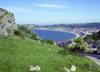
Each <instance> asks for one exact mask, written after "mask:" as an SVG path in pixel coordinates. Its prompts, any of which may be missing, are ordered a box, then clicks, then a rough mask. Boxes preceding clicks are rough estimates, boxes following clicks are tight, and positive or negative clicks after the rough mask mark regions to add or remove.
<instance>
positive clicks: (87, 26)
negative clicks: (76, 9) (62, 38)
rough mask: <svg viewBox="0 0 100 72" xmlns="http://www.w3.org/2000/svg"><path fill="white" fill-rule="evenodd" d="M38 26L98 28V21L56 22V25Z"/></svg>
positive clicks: (99, 26)
mask: <svg viewBox="0 0 100 72" xmlns="http://www.w3.org/2000/svg"><path fill="white" fill-rule="evenodd" d="M40 27H64V28H100V23H85V24H82V23H80V24H58V25H46V26H40Z"/></svg>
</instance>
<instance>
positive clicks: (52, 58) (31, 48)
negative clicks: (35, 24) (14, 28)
mask: <svg viewBox="0 0 100 72" xmlns="http://www.w3.org/2000/svg"><path fill="white" fill-rule="evenodd" d="M5 42H6V43H5ZM61 50H62V48H59V47H57V46H51V45H47V44H46V45H42V44H41V43H39V42H37V41H34V40H21V39H19V38H13V37H11V38H9V37H4V36H0V72H30V71H29V66H30V65H38V66H40V67H41V70H40V72H66V71H65V70H64V68H65V67H66V68H70V66H71V65H75V66H77V71H76V72H94V71H92V70H90V69H89V67H93V68H94V69H95V72H100V70H99V66H97V65H96V64H95V63H94V62H93V61H91V60H90V59H88V58H86V57H78V56H75V55H69V54H68V55H66V56H64V55H60V54H58V51H61ZM97 70H99V71H97Z"/></svg>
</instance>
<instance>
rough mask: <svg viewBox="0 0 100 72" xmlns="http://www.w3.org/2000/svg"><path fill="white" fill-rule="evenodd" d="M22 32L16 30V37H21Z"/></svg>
mask: <svg viewBox="0 0 100 72" xmlns="http://www.w3.org/2000/svg"><path fill="white" fill-rule="evenodd" d="M21 34H22V33H21V31H20V30H14V35H16V36H21Z"/></svg>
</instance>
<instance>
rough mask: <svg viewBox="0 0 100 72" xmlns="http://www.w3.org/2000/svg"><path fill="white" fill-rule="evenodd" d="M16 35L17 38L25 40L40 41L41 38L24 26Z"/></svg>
mask: <svg viewBox="0 0 100 72" xmlns="http://www.w3.org/2000/svg"><path fill="white" fill-rule="evenodd" d="M14 34H15V35H16V36H20V37H21V38H22V39H23V40H24V39H25V38H29V39H34V40H39V37H38V35H37V34H36V33H35V32H33V31H32V30H30V29H28V28H27V27H25V26H23V25H19V26H18V30H15V31H14Z"/></svg>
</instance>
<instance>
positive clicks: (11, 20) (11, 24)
mask: <svg viewBox="0 0 100 72" xmlns="http://www.w3.org/2000/svg"><path fill="white" fill-rule="evenodd" d="M14 29H18V26H17V24H16V22H15V17H14V14H12V13H10V12H8V11H7V10H4V9H2V8H0V35H5V36H8V35H12V34H13V30H14Z"/></svg>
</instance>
